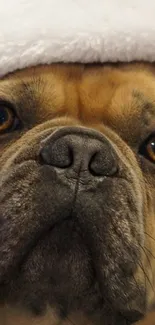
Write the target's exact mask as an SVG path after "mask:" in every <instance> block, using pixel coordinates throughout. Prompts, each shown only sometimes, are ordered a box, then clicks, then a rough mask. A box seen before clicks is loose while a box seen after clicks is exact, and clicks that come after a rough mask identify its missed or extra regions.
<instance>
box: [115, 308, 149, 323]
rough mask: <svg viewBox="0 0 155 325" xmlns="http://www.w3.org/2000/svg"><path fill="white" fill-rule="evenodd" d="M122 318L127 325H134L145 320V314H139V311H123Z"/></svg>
mask: <svg viewBox="0 0 155 325" xmlns="http://www.w3.org/2000/svg"><path fill="white" fill-rule="evenodd" d="M121 316H122V318H123V319H124V320H125V321H126V324H127V325H132V324H133V323H135V322H138V321H139V320H141V318H143V316H144V314H142V313H141V312H139V311H137V310H127V311H123V312H122V313H121ZM118 325H121V322H120V323H118Z"/></svg>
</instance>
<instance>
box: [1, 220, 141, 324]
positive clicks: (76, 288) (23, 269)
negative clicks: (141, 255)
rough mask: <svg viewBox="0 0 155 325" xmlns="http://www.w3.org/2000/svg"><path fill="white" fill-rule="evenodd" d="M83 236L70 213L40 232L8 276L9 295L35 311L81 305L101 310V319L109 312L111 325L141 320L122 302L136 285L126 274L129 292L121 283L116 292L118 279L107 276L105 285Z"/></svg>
mask: <svg viewBox="0 0 155 325" xmlns="http://www.w3.org/2000/svg"><path fill="white" fill-rule="evenodd" d="M84 237H85V236H83V235H82V233H81V229H80V227H79V225H78V223H77V222H75V220H74V219H73V217H72V216H69V217H68V218H66V219H65V220H64V221H62V222H59V223H58V224H56V225H55V226H54V227H52V228H51V229H50V230H48V232H46V233H43V234H42V235H41V237H40V238H39V240H37V242H35V243H33V246H31V248H29V250H28V251H27V254H26V255H25V257H24V259H23V260H22V261H21V264H20V266H18V272H17V271H15V273H14V275H13V276H12V279H11V281H10V283H9V290H8V291H9V292H8V293H7V294H8V301H9V302H10V303H11V304H14V303H15V302H16V303H17V304H21V305H22V306H24V307H26V308H27V309H29V310H30V311H31V312H32V313H33V314H35V315H36V316H40V315H41V314H43V313H45V310H46V307H47V304H49V305H50V306H51V307H52V308H56V310H58V312H59V314H60V316H62V317H63V315H64V316H66V315H69V314H70V313H71V312H74V311H76V312H77V311H78V310H79V311H81V310H82V312H83V313H86V314H89V315H93V314H94V313H95V314H97V315H101V318H102V315H103V319H104V320H105V319H106V315H107V317H108V321H109V314H112V315H115V320H113V319H114V316H112V320H111V324H114V325H115V324H116V325H117V324H119V325H126V324H131V323H133V322H135V321H137V320H139V319H140V318H141V312H139V311H137V310H136V311H135V310H130V307H129V309H128V308H127V307H126V306H127V305H129V301H130V300H131V299H133V297H134V296H136V295H137V288H134V287H133V285H132V281H131V280H129V279H128V280H126V288H128V290H127V292H128V295H127V294H126V288H124V291H123V286H122V287H117V290H116V292H115V290H114V289H113V288H112V286H114V285H117V284H116V283H113V282H112V280H111V282H110V279H109V282H107V279H106V285H105V286H104V285H103V279H101V278H100V277H101V275H100V273H99V271H98V270H97V269H96V267H95V265H94V259H93V256H92V249H91V247H89V246H88V245H87V244H86V242H87V241H85V238H84ZM107 292H109V293H111V295H110V294H109V296H108V295H107ZM105 293H106V294H105ZM116 294H117V296H118V299H117V308H116V304H115V301H116V299H115V297H116ZM122 297H123V300H122ZM125 299H126V300H125ZM124 306H125V309H124ZM138 307H139V306H138ZM126 308H127V309H126ZM114 310H115V312H114ZM113 322H114V323H113Z"/></svg>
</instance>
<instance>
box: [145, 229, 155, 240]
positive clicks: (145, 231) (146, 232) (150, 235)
mask: <svg viewBox="0 0 155 325" xmlns="http://www.w3.org/2000/svg"><path fill="white" fill-rule="evenodd" d="M144 234H145V235H147V236H148V237H150V238H151V239H152V240H154V241H155V238H154V237H152V236H151V235H150V234H148V233H147V232H146V231H144Z"/></svg>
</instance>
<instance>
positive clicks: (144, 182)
mask: <svg viewBox="0 0 155 325" xmlns="http://www.w3.org/2000/svg"><path fill="white" fill-rule="evenodd" d="M153 69H154V68H153V67H151V66H149V65H140V64H139V65H138V64H137V65H136V64H132V65H126V66H125V65H120V66H118V65H117V66H115V65H113V66H82V65H51V66H41V67H36V68H32V69H25V70H23V71H19V72H16V73H14V74H11V75H9V76H7V77H5V78H4V79H3V80H1V81H0V98H2V100H3V101H7V102H9V103H11V105H12V106H13V110H14V114H15V116H17V117H18V121H19V127H18V128H16V129H15V130H9V132H5V133H2V132H1V133H0V299H1V312H0V317H1V324H7V325H13V324H17V323H22V324H24V325H28V324H29V323H30V322H31V323H32V321H33V322H34V324H40V325H47V324H51V325H57V324H61V325H63V324H64V325H65V324H66V325H69V324H72V323H74V324H76V325H82V324H85V325H86V324H87V325H91V324H94V325H100V324H103V325H108V324H110V325H125V324H132V323H133V322H135V321H138V320H139V319H140V318H141V317H142V316H143V315H144V314H146V313H147V311H149V310H150V309H151V306H152V305H153V304H154V300H155V297H154V278H155V262H154V255H155V253H154V251H155V220H154V218H155V203H154V202H155V177H154V175H155V163H154V162H150V161H149V160H148V159H147V158H146V157H144V156H143V155H142V154H140V152H139V148H140V147H141V145H142V144H143V143H144V142H145V139H147V137H148V136H149V135H150V134H151V133H153V132H154V127H155V104H154V103H155V76H154V71H153ZM0 110H1V106H0ZM17 117H16V118H17ZM70 148H71V151H72V152H71V153H72V155H73V157H72V158H73V159H71V155H70V153H69V150H70ZM142 324H143V323H142ZM148 324H150V325H151V324H152V325H153V323H151V321H149V323H148Z"/></svg>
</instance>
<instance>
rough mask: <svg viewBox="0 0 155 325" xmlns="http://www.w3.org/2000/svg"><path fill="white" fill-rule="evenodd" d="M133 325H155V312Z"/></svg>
mask: <svg viewBox="0 0 155 325" xmlns="http://www.w3.org/2000/svg"><path fill="white" fill-rule="evenodd" d="M133 325H155V312H151V313H149V314H148V315H147V316H146V317H145V318H144V319H142V320H140V321H139V322H137V323H134V324H133Z"/></svg>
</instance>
